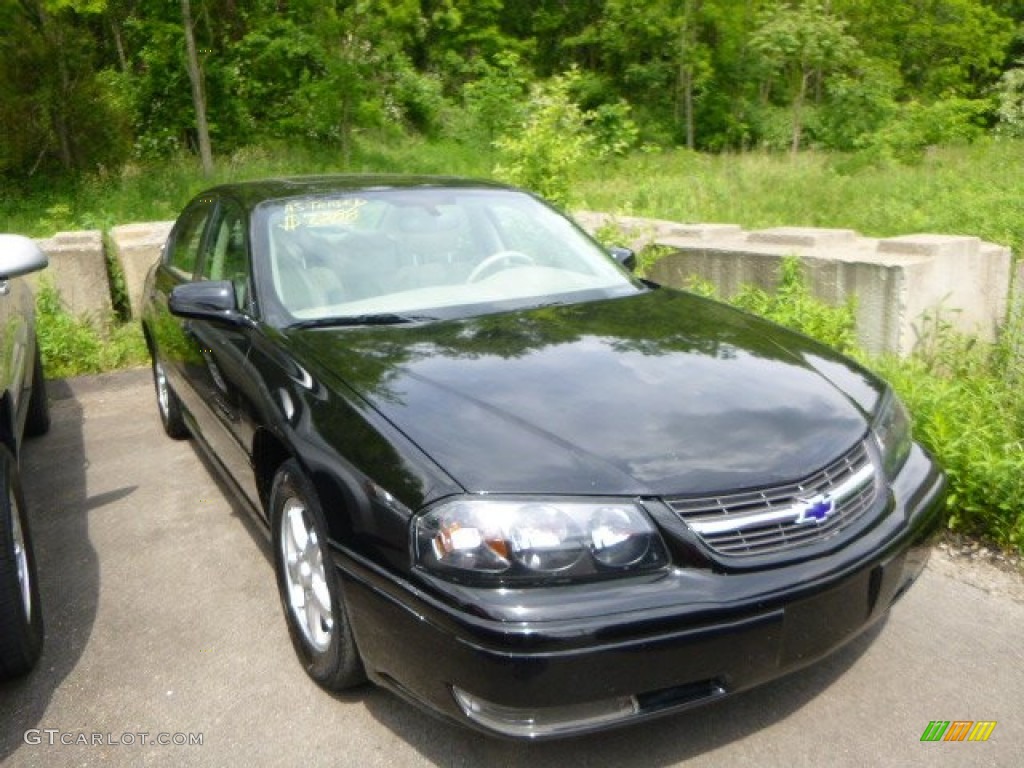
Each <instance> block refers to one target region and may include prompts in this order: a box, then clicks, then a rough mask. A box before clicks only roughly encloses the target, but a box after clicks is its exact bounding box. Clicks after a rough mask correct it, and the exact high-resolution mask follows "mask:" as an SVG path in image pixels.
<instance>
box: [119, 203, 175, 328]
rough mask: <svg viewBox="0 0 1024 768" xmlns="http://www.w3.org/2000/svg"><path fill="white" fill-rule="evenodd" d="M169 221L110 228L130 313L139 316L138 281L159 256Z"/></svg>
mask: <svg viewBox="0 0 1024 768" xmlns="http://www.w3.org/2000/svg"><path fill="white" fill-rule="evenodd" d="M173 224H174V222H172V221H153V222H147V223H141V224H124V225H122V226H120V227H114V228H113V229H112V230H110V243H111V247H112V248H113V251H114V258H115V259H117V261H118V263H119V264H120V265H121V269H122V271H123V272H124V282H125V287H126V288H127V291H128V304H129V307H130V309H131V313H132V317H139V312H140V309H141V307H142V285H143V283H144V282H145V280H146V273H148V272H149V268H150V267H152V266H153V264H155V263H156V260H157V259H158V258H160V251H161V249H162V248H163V245H164V241H165V240H167V235H168V234H170V231H171V226H172V225H173Z"/></svg>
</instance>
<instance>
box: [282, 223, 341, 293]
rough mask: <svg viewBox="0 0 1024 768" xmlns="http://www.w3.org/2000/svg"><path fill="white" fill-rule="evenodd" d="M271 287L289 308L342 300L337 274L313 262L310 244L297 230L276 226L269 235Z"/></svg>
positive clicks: (315, 255) (313, 255)
mask: <svg viewBox="0 0 1024 768" xmlns="http://www.w3.org/2000/svg"><path fill="white" fill-rule="evenodd" d="M271 239H272V255H271V270H272V273H273V280H274V289H275V290H276V291H277V296H278V298H279V299H280V300H281V303H282V304H283V305H284V306H285V308H286V309H288V311H289V312H293V313H294V312H297V311H302V310H305V309H314V308H318V307H327V306H331V305H333V304H338V303H341V302H342V301H344V299H345V291H344V285H343V284H342V281H341V278H340V277H339V276H338V274H337V273H336V272H335V271H334V270H332V269H330V268H329V267H326V266H322V265H321V264H318V263H317V262H318V261H319V259H317V258H316V257H317V254H315V253H314V252H313V248H314V244H313V243H312V242H311V241H310V240H309V239H308V238H304V237H303V236H302V234H301V233H300V232H298V231H293V232H287V231H285V230H278V231H276V232H275V233H274V235H273V236H272V238H271Z"/></svg>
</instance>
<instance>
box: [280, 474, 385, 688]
mask: <svg viewBox="0 0 1024 768" xmlns="http://www.w3.org/2000/svg"><path fill="white" fill-rule="evenodd" d="M270 519H271V527H272V530H273V544H274V570H275V571H276V573H277V588H278V593H279V594H280V597H281V607H282V608H283V609H284V615H285V620H286V621H287V623H288V632H289V634H290V635H291V639H292V645H294V646H295V652H296V653H297V654H298V656H299V659H300V661H301V662H302V665H303V666H304V667H305V669H306V672H307V673H308V674H309V676H310V677H312V678H313V679H314V680H315V681H316V682H317V683H318V684H319V685H321V686H322V687H324V688H326V689H327V690H330V691H341V690H345V689H347V688H352V687H354V686H356V685H359V684H361V683H363V682H365V681H366V673H365V670H364V669H363V663H362V660H361V659H360V657H359V650H358V649H357V648H356V643H355V638H354V637H353V635H352V628H351V625H350V624H349V620H348V608H347V606H346V604H345V598H344V594H343V591H342V585H341V578H340V576H339V575H338V572H337V569H336V568H334V565H333V563H332V561H331V559H330V553H329V551H328V546H327V541H328V539H327V524H326V521H325V520H324V516H323V511H322V510H321V507H320V502H319V500H318V498H317V494H316V491H315V489H314V488H313V485H312V483H311V482H310V481H309V479H308V478H307V477H306V475H305V474H304V473H303V471H302V469H301V468H300V467H299V465H298V463H297V462H296V461H294V460H292V459H290V460H288V461H286V462H285V463H284V464H282V465H281V468H280V469H279V470H278V471H277V474H276V475H275V477H274V484H273V487H272V489H271V492H270ZM317 593H319V595H318V596H319V598H320V599H319V600H311V598H314V597H316V596H317ZM328 605H329V610H326V609H328ZM328 614H329V615H328Z"/></svg>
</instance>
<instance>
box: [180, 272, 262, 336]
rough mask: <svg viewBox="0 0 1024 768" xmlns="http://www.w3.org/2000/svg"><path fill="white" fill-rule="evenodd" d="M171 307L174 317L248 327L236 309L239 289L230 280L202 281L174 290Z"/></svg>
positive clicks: (246, 320) (244, 317) (245, 319)
mask: <svg viewBox="0 0 1024 768" xmlns="http://www.w3.org/2000/svg"><path fill="white" fill-rule="evenodd" d="M167 304H168V306H169V307H170V309H171V314H173V315H177V316H178V317H189V318H193V319H195V320H211V321H213V322H220V323H228V324H230V325H248V324H249V321H248V318H247V317H246V316H245V315H243V314H242V313H241V312H239V311H238V307H236V306H235V287H234V286H233V285H232V284H231V281H230V280H200V281H197V282H195V283H182V284H181V285H177V286H175V287H174V288H172V289H171V295H170V297H168V300H167Z"/></svg>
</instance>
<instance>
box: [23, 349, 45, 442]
mask: <svg viewBox="0 0 1024 768" xmlns="http://www.w3.org/2000/svg"><path fill="white" fill-rule="evenodd" d="M49 431H50V401H49V400H48V399H47V396H46V376H45V375H44V373H43V356H42V352H41V351H40V349H39V342H38V340H37V341H36V359H35V367H34V368H33V370H32V392H31V394H30V395H29V398H28V416H27V417H26V418H25V434H26V435H27V436H28V437H36V436H38V435H45V434H46V433H47V432H49Z"/></svg>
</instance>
